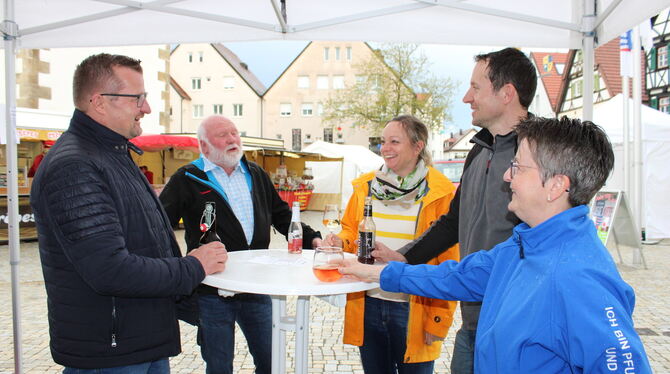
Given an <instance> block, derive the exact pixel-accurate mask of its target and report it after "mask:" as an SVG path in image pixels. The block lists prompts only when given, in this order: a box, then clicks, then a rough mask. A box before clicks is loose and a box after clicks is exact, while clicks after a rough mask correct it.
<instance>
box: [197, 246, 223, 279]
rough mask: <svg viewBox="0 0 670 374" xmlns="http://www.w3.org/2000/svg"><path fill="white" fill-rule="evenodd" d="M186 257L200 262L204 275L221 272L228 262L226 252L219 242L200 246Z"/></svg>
mask: <svg viewBox="0 0 670 374" xmlns="http://www.w3.org/2000/svg"><path fill="white" fill-rule="evenodd" d="M188 255H189V256H193V257H195V258H197V259H198V261H200V264H201V265H202V268H203V269H204V270H205V274H206V275H209V274H213V273H219V272H222V271H223V270H224V269H225V268H226V261H228V251H226V246H225V245H223V243H221V242H211V243H207V244H204V245H201V246H200V247H198V248H196V249H194V250H192V251H191V252H189V253H188Z"/></svg>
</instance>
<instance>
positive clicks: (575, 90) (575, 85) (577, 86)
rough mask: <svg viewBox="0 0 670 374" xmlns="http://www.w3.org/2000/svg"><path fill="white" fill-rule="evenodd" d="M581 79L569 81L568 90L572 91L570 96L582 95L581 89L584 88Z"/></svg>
mask: <svg viewBox="0 0 670 374" xmlns="http://www.w3.org/2000/svg"><path fill="white" fill-rule="evenodd" d="M583 83H584V82H583V81H582V80H581V79H580V80H575V81H572V83H570V92H571V93H572V98H576V97H582V89H583V88H584V85H583Z"/></svg>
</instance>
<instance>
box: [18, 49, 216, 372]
mask: <svg viewBox="0 0 670 374" xmlns="http://www.w3.org/2000/svg"><path fill="white" fill-rule="evenodd" d="M73 91H74V103H75V107H76V108H77V109H76V110H75V111H74V115H73V117H72V120H71V122H70V127H69V129H68V130H67V131H66V132H65V133H64V134H63V135H62V136H61V137H60V139H59V140H58V141H57V142H56V144H55V145H54V147H53V148H52V149H51V151H50V152H49V154H48V155H47V156H46V157H45V158H44V160H43V161H42V164H41V166H40V168H39V170H38V171H37V175H36V177H35V180H34V181H33V185H32V191H31V201H30V202H31V205H32V208H33V211H34V213H35V221H36V223H37V231H38V233H39V248H40V257H41V261H42V271H43V273H44V281H45V286H46V290H47V297H48V300H47V304H48V310H49V334H50V337H51V354H52V356H53V358H54V361H56V362H57V363H59V364H61V365H64V366H65V370H64V371H63V372H64V373H66V374H67V373H94V372H95V373H97V372H99V371H98V369H103V368H104V369H106V370H105V371H104V372H105V373H121V372H123V373H132V374H135V373H169V371H170V367H169V362H168V357H170V356H175V355H177V354H179V352H180V351H181V347H180V337H179V325H178V323H177V318H176V307H175V302H176V300H177V298H178V297H179V296H180V295H189V294H190V293H191V292H192V291H193V289H194V288H195V287H196V286H198V284H199V283H200V282H201V281H202V280H203V279H204V277H205V275H206V274H211V273H214V272H219V271H223V270H224V267H225V261H226V259H227V253H226V250H225V246H224V245H223V244H221V243H210V244H207V245H204V246H202V247H200V248H198V249H195V250H193V251H191V252H190V253H189V255H188V256H185V257H181V253H180V251H179V246H178V244H177V242H176V240H175V237H174V234H173V232H172V228H171V226H170V223H169V221H168V218H167V216H166V215H165V211H164V210H163V208H162V206H161V204H160V202H159V201H158V198H157V197H156V196H155V194H154V193H153V190H152V189H151V186H150V185H149V184H148V182H147V180H146V178H145V177H144V175H142V173H141V172H140V170H139V169H138V167H137V165H135V164H134V162H133V160H132V159H131V157H130V153H129V151H131V150H132V151H134V152H138V153H141V151H140V150H139V149H138V148H136V147H135V146H133V145H132V143H130V142H129V141H128V139H130V138H133V137H136V136H138V135H140V134H141V133H142V129H141V127H140V120H141V118H142V117H143V116H144V114H148V113H150V112H151V109H150V108H149V104H148V103H147V101H146V92H145V91H144V80H143V78H142V68H141V66H140V62H139V61H138V60H134V59H131V58H129V57H126V56H119V55H109V54H99V55H94V56H91V57H88V58H87V59H85V60H84V61H83V62H82V63H81V64H80V65H79V66H78V67H77V69H76V71H75V75H74V84H73Z"/></svg>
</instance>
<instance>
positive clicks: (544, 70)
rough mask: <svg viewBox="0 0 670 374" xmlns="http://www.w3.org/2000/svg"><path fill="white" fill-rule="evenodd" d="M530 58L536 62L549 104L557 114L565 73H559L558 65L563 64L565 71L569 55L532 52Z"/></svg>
mask: <svg viewBox="0 0 670 374" xmlns="http://www.w3.org/2000/svg"><path fill="white" fill-rule="evenodd" d="M530 56H531V59H532V60H533V62H535V66H536V68H537V71H538V73H539V74H540V79H542V84H543V85H544V89H545V91H546V92H547V97H548V98H549V103H550V104H551V107H552V109H553V110H554V112H555V111H556V108H557V106H558V101H559V97H560V95H561V81H562V79H563V74H562V73H563V71H562V72H561V73H559V72H558V70H557V69H556V64H563V65H564V68H563V69H565V65H566V62H567V60H568V54H567V53H559V52H549V53H547V52H531V54H530Z"/></svg>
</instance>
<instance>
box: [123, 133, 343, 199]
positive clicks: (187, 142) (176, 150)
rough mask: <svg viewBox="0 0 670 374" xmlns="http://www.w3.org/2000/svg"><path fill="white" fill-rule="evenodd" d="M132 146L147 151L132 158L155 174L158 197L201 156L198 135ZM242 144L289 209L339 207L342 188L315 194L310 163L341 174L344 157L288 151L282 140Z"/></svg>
mask: <svg viewBox="0 0 670 374" xmlns="http://www.w3.org/2000/svg"><path fill="white" fill-rule="evenodd" d="M131 142H133V144H135V145H137V146H138V147H139V148H140V149H142V150H143V151H144V154H142V155H136V154H134V153H132V152H131V154H132V157H133V160H134V161H135V162H136V163H137V166H138V167H143V166H146V169H147V171H149V172H150V173H152V174H153V186H154V190H155V191H156V193H158V194H160V191H161V190H162V189H163V186H164V185H165V183H167V181H168V180H169V178H170V176H171V175H172V174H174V173H175V172H176V171H177V169H179V168H180V167H181V166H183V165H185V164H187V163H189V162H191V161H193V160H195V159H197V158H198V157H199V156H200V154H199V150H198V141H197V139H196V138H195V134H178V135H168V134H164V135H143V136H138V137H137V138H134V139H132V140H131ZM242 144H243V145H244V146H243V149H244V153H245V155H246V157H247V159H248V160H249V161H253V162H255V163H257V164H258V165H260V166H261V167H262V168H263V169H264V170H265V171H266V172H268V174H269V175H270V177H271V178H272V181H273V182H274V184H275V188H276V189H277V192H278V193H279V196H281V198H282V199H283V200H284V201H286V202H287V203H288V204H289V205H291V204H293V202H294V201H298V202H300V206H301V209H302V210H305V209H310V210H322V209H323V206H324V205H325V204H328V203H336V204H339V202H340V198H341V191H342V188H341V185H340V186H338V188H337V192H336V193H326V194H315V193H314V191H313V190H314V186H313V184H312V182H311V180H312V178H313V173H312V170H311V168H310V167H309V164H306V163H311V162H314V161H327V162H335V163H339V165H340V167H339V168H338V170H337V171H336V172H337V173H339V174H341V173H342V160H343V159H342V158H341V157H326V156H323V155H320V154H316V153H308V152H294V151H287V150H286V149H284V142H283V141H282V140H279V139H265V138H256V137H245V136H243V137H242ZM145 175H146V173H145ZM341 179H342V178H340V180H341Z"/></svg>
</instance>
